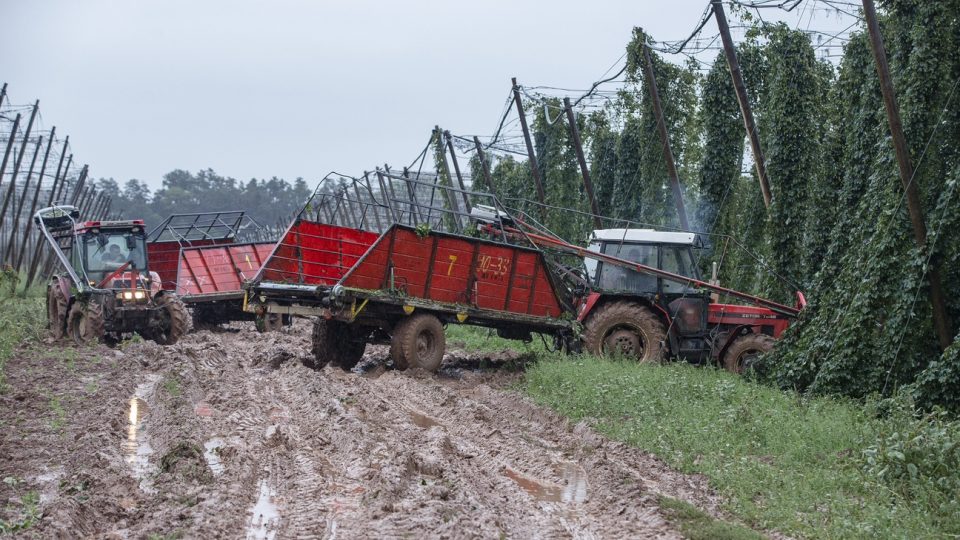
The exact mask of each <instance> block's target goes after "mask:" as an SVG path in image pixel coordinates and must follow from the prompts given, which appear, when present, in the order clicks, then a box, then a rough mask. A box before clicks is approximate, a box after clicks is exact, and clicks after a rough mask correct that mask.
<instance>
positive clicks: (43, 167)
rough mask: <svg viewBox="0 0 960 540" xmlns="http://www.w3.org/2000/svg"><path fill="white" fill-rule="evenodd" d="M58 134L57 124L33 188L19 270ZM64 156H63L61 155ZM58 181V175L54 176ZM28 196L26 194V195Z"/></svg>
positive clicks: (18, 265) (21, 246) (18, 262)
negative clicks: (35, 185) (54, 141)
mask: <svg viewBox="0 0 960 540" xmlns="http://www.w3.org/2000/svg"><path fill="white" fill-rule="evenodd" d="M56 135H57V126H53V128H52V129H51V130H50V138H49V139H48V140H47V151H46V152H44V153H43V163H42V164H41V165H40V175H39V176H38V177H37V187H36V188H34V190H33V202H31V203H30V212H29V213H28V214H27V221H26V223H24V224H23V241H22V242H21V243H20V251H19V253H18V256H17V264H16V269H17V272H19V271H20V268H21V267H22V266H23V259H24V255H25V254H26V252H27V243H28V242H29V240H30V231H31V230H32V228H33V215H34V213H36V211H37V204H39V202H40V188H41V187H43V175H44V174H46V172H47V162H48V161H49V160H50V150H51V149H52V148H53V140H54V138H56ZM61 158H62V156H61ZM54 182H56V176H54ZM24 198H26V196H24Z"/></svg>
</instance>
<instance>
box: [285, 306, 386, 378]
mask: <svg viewBox="0 0 960 540" xmlns="http://www.w3.org/2000/svg"><path fill="white" fill-rule="evenodd" d="M278 317H279V316H278ZM352 330H353V329H352V328H350V326H349V325H347V324H345V323H342V322H340V321H330V320H326V319H322V318H318V319H317V320H315V321H314V322H313V348H312V352H313V365H308V366H307V367H312V368H313V369H320V368H322V367H324V366H326V365H327V364H332V365H334V366H337V367H339V368H340V369H342V370H344V371H350V370H351V369H353V368H354V366H356V365H357V363H359V362H360V359H361V358H363V352H364V351H365V350H366V349H367V344H366V343H365V342H364V341H360V340H358V339H356V336H354V335H353V334H354V332H353V331H352Z"/></svg>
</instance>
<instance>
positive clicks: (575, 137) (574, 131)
mask: <svg viewBox="0 0 960 540" xmlns="http://www.w3.org/2000/svg"><path fill="white" fill-rule="evenodd" d="M563 108H564V110H565V111H566V113H567V123H569V124H570V142H571V143H572V144H573V151H574V152H575V153H576V154H577V162H578V163H579V164H580V173H581V174H582V175H583V187H584V188H585V190H586V192H587V197H588V198H589V199H590V212H592V213H593V226H594V227H596V228H598V229H602V228H603V220H601V219H600V205H598V204H597V197H596V195H595V194H594V192H593V181H592V180H590V169H589V168H588V167H587V159H586V157H584V155H583V142H582V141H581V140H580V128H578V127H577V119H576V118H574V116H573V107H572V106H571V105H570V98H568V97H565V98H563ZM477 142H478V146H477V148H480V146H479V141H477ZM680 208H683V201H681V202H680ZM684 220H686V215H684ZM684 228H686V226H684Z"/></svg>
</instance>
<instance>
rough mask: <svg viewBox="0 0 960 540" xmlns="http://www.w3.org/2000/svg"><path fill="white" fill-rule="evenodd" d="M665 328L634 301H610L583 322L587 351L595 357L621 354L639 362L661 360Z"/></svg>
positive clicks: (648, 311)
mask: <svg viewBox="0 0 960 540" xmlns="http://www.w3.org/2000/svg"><path fill="white" fill-rule="evenodd" d="M666 338H667V330H666V328H664V326H663V321H661V320H660V318H659V317H657V316H656V315H655V314H654V313H653V312H652V311H651V310H650V309H649V308H647V307H646V306H643V305H641V304H638V303H635V302H627V301H620V302H611V303H609V304H604V305H602V306H600V307H598V308H596V310H595V311H594V312H593V313H592V314H590V317H589V318H588V319H587V321H586V324H585V325H584V332H583V344H584V348H585V349H586V352H588V353H590V354H593V355H596V356H610V355H615V354H622V355H624V356H627V357H631V358H636V359H637V360H638V361H640V362H659V361H660V360H662V359H663V342H664V341H665V340H666Z"/></svg>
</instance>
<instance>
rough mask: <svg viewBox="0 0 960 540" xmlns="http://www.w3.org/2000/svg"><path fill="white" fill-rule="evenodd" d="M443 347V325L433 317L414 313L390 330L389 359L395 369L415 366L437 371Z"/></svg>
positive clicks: (444, 349) (441, 358)
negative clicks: (391, 332) (391, 334)
mask: <svg viewBox="0 0 960 540" xmlns="http://www.w3.org/2000/svg"><path fill="white" fill-rule="evenodd" d="M446 348H447V340H446V336H444V333H443V324H442V323H441V322H440V319H438V318H437V317H436V316H435V315H431V314H429V313H418V314H416V315H413V316H411V317H409V318H407V319H404V320H402V321H401V322H400V323H399V324H397V326H396V327H394V329H393V337H392V339H391V340H390V357H391V358H393V363H394V366H395V367H396V368H397V369H406V368H408V367H417V368H420V369H424V370H427V371H437V370H438V369H439V368H440V363H441V362H443V353H444V352H445V351H446Z"/></svg>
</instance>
